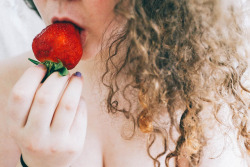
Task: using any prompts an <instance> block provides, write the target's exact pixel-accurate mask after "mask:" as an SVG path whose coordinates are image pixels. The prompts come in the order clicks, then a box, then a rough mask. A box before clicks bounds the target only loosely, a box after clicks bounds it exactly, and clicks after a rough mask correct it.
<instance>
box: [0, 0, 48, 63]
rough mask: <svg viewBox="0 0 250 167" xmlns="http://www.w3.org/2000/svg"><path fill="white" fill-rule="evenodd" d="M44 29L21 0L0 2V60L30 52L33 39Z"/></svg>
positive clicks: (36, 16)
mask: <svg viewBox="0 0 250 167" xmlns="http://www.w3.org/2000/svg"><path fill="white" fill-rule="evenodd" d="M44 27H45V25H44V23H43V21H42V20H41V19H40V18H39V16H38V15H37V14H36V13H35V12H34V11H33V10H30V9H29V8H28V7H27V6H26V4H25V3H24V1H23V0H0V60H1V59H4V58H7V57H13V56H16V55H19V54H21V53H23V52H26V51H29V50H31V44H32V40H33V38H34V37H35V35H36V34H38V33H39V32H40V31H41V30H42V29H43V28H44Z"/></svg>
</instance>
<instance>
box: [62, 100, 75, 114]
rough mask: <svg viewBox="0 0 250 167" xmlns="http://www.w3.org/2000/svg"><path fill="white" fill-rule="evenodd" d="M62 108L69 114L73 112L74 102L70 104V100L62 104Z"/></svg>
mask: <svg viewBox="0 0 250 167" xmlns="http://www.w3.org/2000/svg"><path fill="white" fill-rule="evenodd" d="M63 108H64V109H65V110H66V111H68V112H70V111H74V110H75V108H76V107H75V104H74V102H71V101H70V100H69V101H68V102H64V105H63Z"/></svg>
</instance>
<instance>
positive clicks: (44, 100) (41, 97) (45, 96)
mask: <svg viewBox="0 0 250 167" xmlns="http://www.w3.org/2000/svg"><path fill="white" fill-rule="evenodd" d="M51 100H52V98H51V96H50V94H49V93H48V92H45V91H39V92H38V93H37V95H36V101H37V103H38V104H48V103H49V102H50V101H51Z"/></svg>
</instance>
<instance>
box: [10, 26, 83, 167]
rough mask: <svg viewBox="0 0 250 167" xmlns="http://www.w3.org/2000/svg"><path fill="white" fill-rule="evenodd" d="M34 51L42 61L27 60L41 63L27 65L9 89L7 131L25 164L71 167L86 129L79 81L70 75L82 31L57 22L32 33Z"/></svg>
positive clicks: (81, 146) (76, 77)
mask: <svg viewBox="0 0 250 167" xmlns="http://www.w3.org/2000/svg"><path fill="white" fill-rule="evenodd" d="M32 49H33V52H34V54H35V57H36V58H37V59H38V60H39V61H40V62H39V61H35V60H32V59H30V61H32V62H33V63H35V64H43V65H39V66H36V67H31V68H29V69H28V70H27V71H26V72H25V73H24V74H23V76H22V77H21V78H20V79H19V80H18V82H17V83H16V85H15V86H14V88H13V90H12V91H11V94H10V98H9V102H8V107H7V108H8V114H9V117H8V118H9V119H8V123H9V131H10V135H11V136H12V137H13V139H14V140H15V142H16V143H17V144H18V146H19V148H20V150H21V153H22V157H23V159H24V162H25V163H26V164H27V165H28V166H31V167H44V166H46V167H69V166H70V165H72V164H73V163H74V161H75V159H76V158H77V157H78V156H79V155H80V153H81V151H82V148H83V145H84V140H85V135H86V128H87V116H86V106H85V102H84V101H83V100H81V98H80V97H81V92H82V81H83V79H82V77H81V75H80V73H76V74H75V75H72V76H69V74H68V69H69V70H70V69H72V68H74V67H75V66H76V65H77V63H78V62H79V61H80V59H81V56H82V46H81V41H80V35H79V32H78V30H77V28H75V27H74V25H73V24H71V23H55V24H52V25H50V26H48V27H47V28H45V29H44V30H43V31H42V32H41V33H40V34H38V35H37V36H36V37H35V39H34V41H33V44H32ZM45 66H46V68H43V67H45ZM41 67H42V68H41ZM58 74H60V75H58ZM62 76H64V77H62ZM41 82H42V84H41Z"/></svg>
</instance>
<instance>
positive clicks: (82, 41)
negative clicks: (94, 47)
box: [80, 30, 86, 47]
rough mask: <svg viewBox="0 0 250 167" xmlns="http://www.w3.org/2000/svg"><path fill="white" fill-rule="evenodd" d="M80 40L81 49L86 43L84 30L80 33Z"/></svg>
mask: <svg viewBox="0 0 250 167" xmlns="http://www.w3.org/2000/svg"><path fill="white" fill-rule="evenodd" d="M80 38H81V43H82V47H83V46H84V44H85V42H86V31H84V30H81V31H80Z"/></svg>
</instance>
